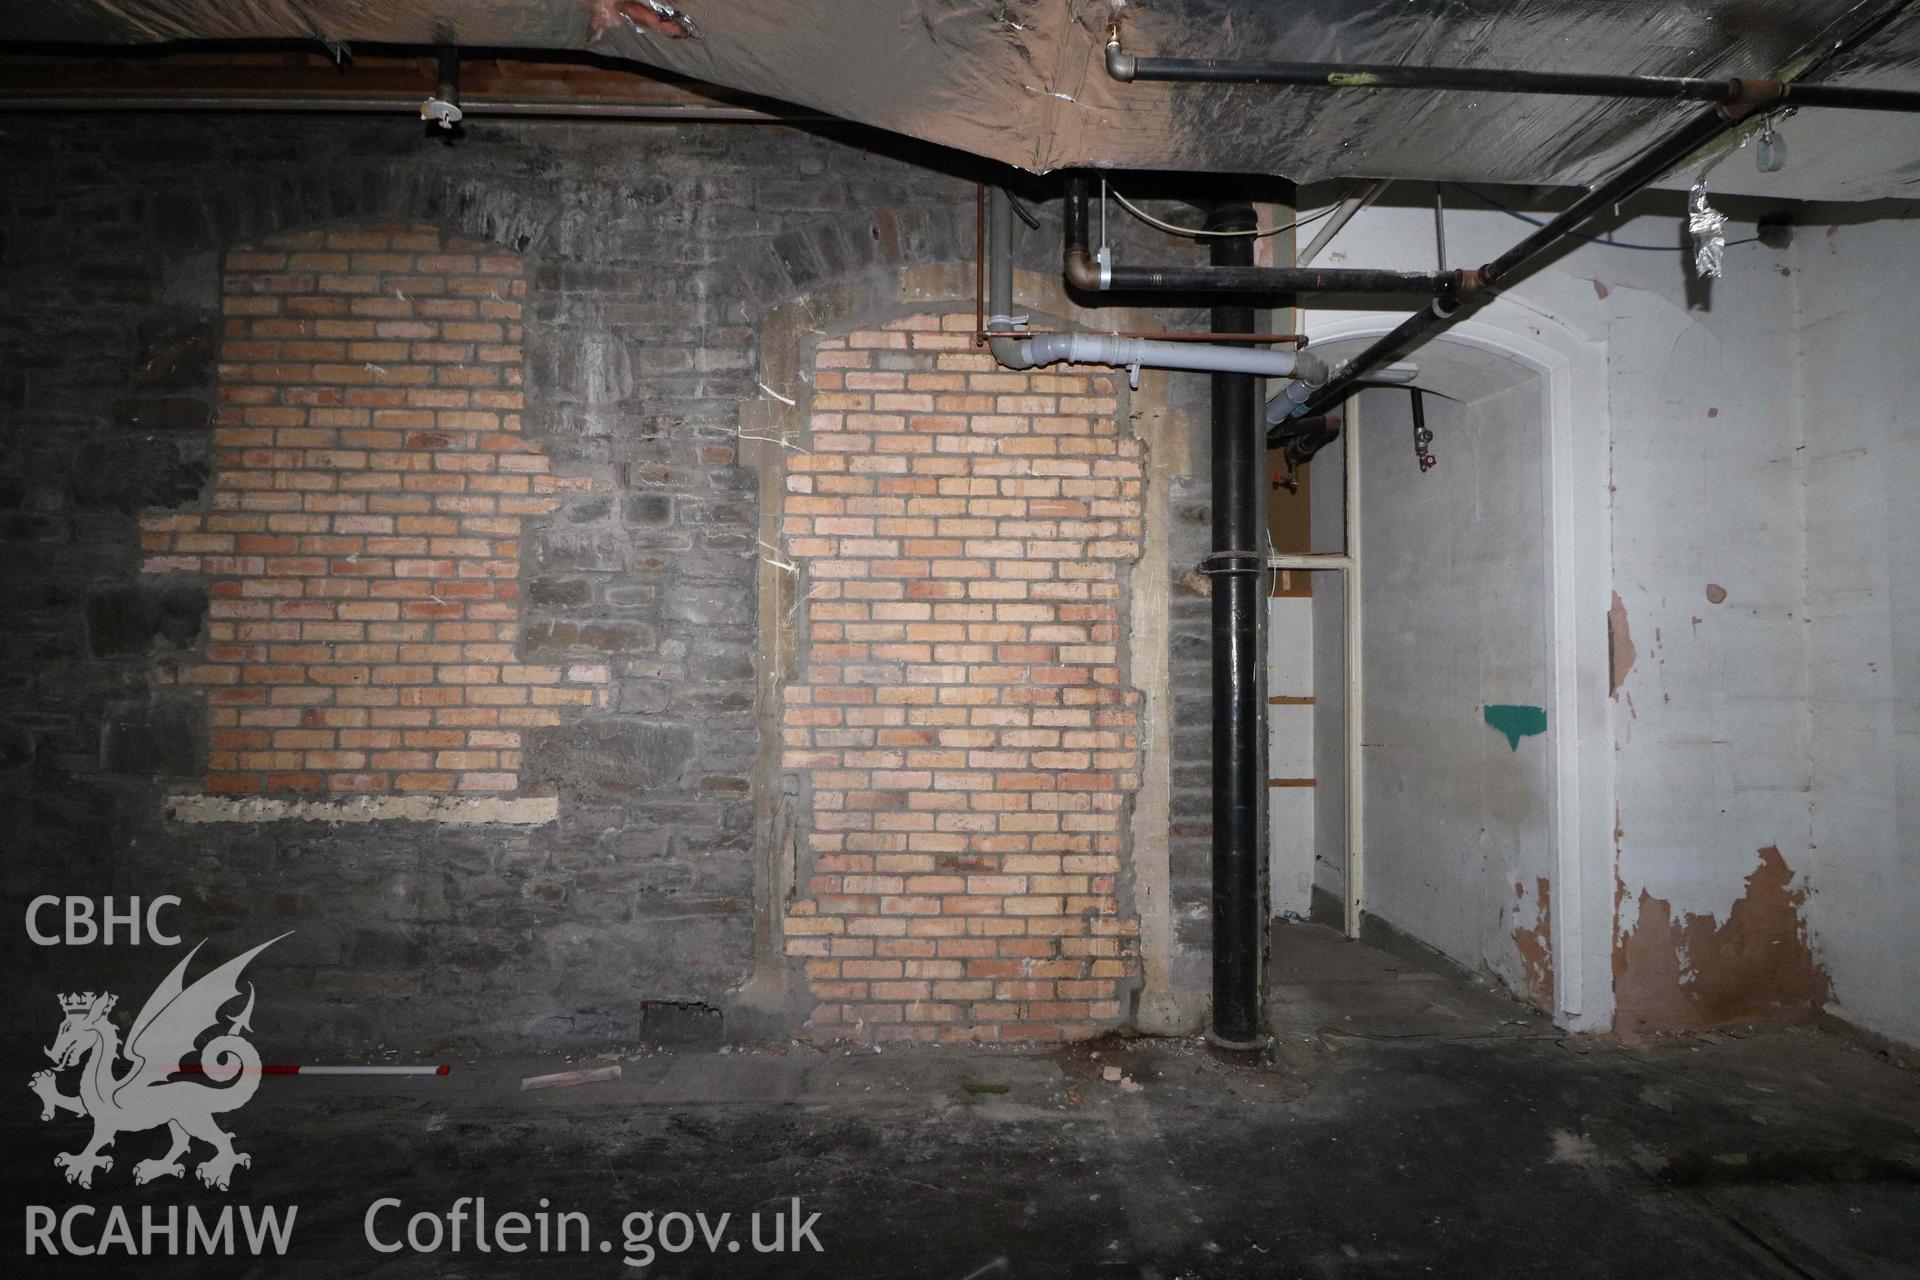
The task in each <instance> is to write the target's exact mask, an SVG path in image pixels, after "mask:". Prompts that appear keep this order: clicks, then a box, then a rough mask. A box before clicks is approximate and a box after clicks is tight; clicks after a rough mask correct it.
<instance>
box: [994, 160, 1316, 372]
mask: <svg viewBox="0 0 1920 1280" xmlns="http://www.w3.org/2000/svg"><path fill="white" fill-rule="evenodd" d="M1012 309H1013V207H1012V204H1011V203H1010V202H1009V201H1008V199H1007V193H1006V192H1005V191H1003V190H1001V189H1000V188H998V187H995V188H994V189H993V190H992V191H991V192H990V193H989V194H988V197H987V335H988V336H987V349H988V350H989V351H991V352H992V353H993V358H994V359H995V360H997V361H998V362H999V363H1000V364H1002V365H1004V366H1005V367H1006V368H1009V369H1035V368H1039V367H1040V366H1042V365H1049V364H1063V363H1064V364H1098V365H1107V366H1109V367H1112V368H1116V369H1127V368H1132V367H1134V366H1136V365H1138V366H1144V367H1146V368H1149V369H1186V370H1192V371H1194V372H1198V373H1250V374H1254V375H1256V376H1259V377H1265V378H1290V377H1292V376H1293V375H1294V372H1295V371H1296V370H1305V371H1307V372H1308V373H1309V376H1312V377H1313V378H1314V381H1315V383H1316V385H1317V384H1318V383H1319V382H1321V381H1324V380H1325V378H1326V366H1325V362H1324V361H1322V360H1320V359H1319V358H1318V357H1317V356H1313V355H1309V354H1308V353H1306V352H1299V353H1295V352H1292V351H1259V350H1250V349H1248V348H1245V347H1230V346H1226V345H1223V344H1216V343H1205V342H1156V341H1154V340H1152V339H1150V338H1114V337H1109V336H1107V335H1106V334H1100V333H1036V334H1029V335H1026V336H1021V335H1020V333H1019V331H1018V330H1017V329H1016V328H1015V321H1014V318H1013V316H1012V315H1011V314H1009V313H1010V312H1011V311H1012ZM1315 371H1317V372H1315Z"/></svg>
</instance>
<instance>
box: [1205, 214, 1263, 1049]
mask: <svg viewBox="0 0 1920 1280" xmlns="http://www.w3.org/2000/svg"><path fill="white" fill-rule="evenodd" d="M1206 225H1207V229H1208V230H1209V231H1238V230H1244V229H1249V228H1251V227H1253V226H1254V214H1253V206H1252V205H1250V204H1247V203H1245V202H1243V201H1232V202H1228V203H1223V204H1219V205H1216V206H1214V208H1213V209H1212V210H1210V211H1209V213H1208V216H1207V223H1206ZM1209 243H1210V247H1211V258H1212V261H1213V263H1214V265H1215V269H1216V270H1232V269H1234V268H1245V267H1249V266H1251V264H1252V262H1253V240H1252V238H1251V237H1248V236H1231V237H1221V238H1217V239H1214V240H1211V241H1210V242H1209ZM1253 320H1254V317H1253V308H1252V307H1251V306H1249V305H1247V304H1245V303H1241V302H1222V303H1221V304H1220V305H1217V306H1215V307H1214V308H1213V328H1214V329H1215V330H1216V331H1217V332H1220V333H1245V332H1247V331H1248V330H1250V329H1252V328H1253ZM1259 403H1260V401H1259V396H1258V395H1257V387H1256V384H1255V381H1254V378H1253V376H1252V375H1251V374H1244V373H1216V374H1214V375H1213V554H1212V555H1210V556H1208V557H1207V563H1206V572H1207V573H1208V575H1209V576H1210V578H1211V581H1212V584H1213V591H1212V596H1213V1023H1212V1036H1213V1039H1214V1040H1215V1041H1216V1042H1217V1043H1219V1044H1223V1045H1227V1046H1229V1047H1234V1048H1249V1047H1252V1046H1254V1045H1255V1044H1257V1043H1258V1041H1259V1036H1260V947H1261V929H1260V916H1261V911H1260V856H1259V832H1260V801H1261V796H1262V793H1263V788H1262V787H1261V785H1260V742H1261V738H1260V711H1261V703H1260V689H1259V683H1258V676H1259V669H1260V668H1259V661H1260V658H1259V654H1260V615H1259V608H1260V600H1259V587H1260V579H1261V574H1262V573H1263V571H1264V570H1265V568H1266V557H1265V555H1264V554H1262V553H1261V552H1259V551H1258V550H1256V548H1259V547H1262V546H1264V545H1265V539H1264V538H1263V537H1262V536H1261V531H1260V520H1259V504H1258V501H1257V492H1258V480H1259V474H1258V470H1257V467H1256V463H1257V460H1258V449H1257V444H1258V440H1259V433H1260V426H1259V419H1258V417H1257V416H1256V415H1257V412H1258V409H1259Z"/></svg>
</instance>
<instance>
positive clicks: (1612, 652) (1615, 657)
mask: <svg viewBox="0 0 1920 1280" xmlns="http://www.w3.org/2000/svg"><path fill="white" fill-rule="evenodd" d="M1638 656H1639V653H1638V651H1637V650H1635V649H1634V647H1633V634H1632V632H1631V631H1630V630H1629V629H1628V626H1627V606H1626V603H1625V602H1624V601H1622V600H1621V599H1620V593H1619V592H1618V591H1616V592H1614V593H1613V607H1612V608H1611V609H1608V610H1607V662H1608V664H1609V666H1610V667H1611V669H1612V670H1611V674H1610V675H1609V677H1608V681H1607V692H1608V693H1609V694H1610V695H1612V697H1614V698H1615V699H1616V700H1617V699H1618V698H1619V697H1620V686H1622V685H1624V684H1625V683H1626V682H1627V673H1628V672H1630V671H1632V670H1633V660H1634V659H1635V658H1636V657H1638Z"/></svg>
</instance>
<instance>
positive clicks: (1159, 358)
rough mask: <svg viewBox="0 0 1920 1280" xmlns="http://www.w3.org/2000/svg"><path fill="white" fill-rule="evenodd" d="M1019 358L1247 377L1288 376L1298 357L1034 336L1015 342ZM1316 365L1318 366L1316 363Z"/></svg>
mask: <svg viewBox="0 0 1920 1280" xmlns="http://www.w3.org/2000/svg"><path fill="white" fill-rule="evenodd" d="M1018 346H1019V349H1020V356H1021V357H1022V358H1024V359H1026V360H1028V361H1030V362H1031V363H1030V364H1029V365H1028V366H1026V367H1032V366H1033V365H1045V364H1061V363H1066V364H1104V365H1110V366H1113V367H1115V368H1120V369H1125V368H1130V367H1132V366H1134V365H1143V366H1145V367H1147V368H1150V369H1186V370H1191V371H1193V372H1196V373H1250V374H1254V375H1256V376H1258V377H1263V378H1291V377H1292V376H1293V374H1294V370H1295V369H1296V368H1297V367H1299V363H1300V360H1301V359H1302V357H1300V356H1296V355H1295V354H1294V353H1293V352H1291V351H1249V350H1247V349H1245V348H1243V347H1229V346H1216V345H1213V344H1211V343H1204V342H1156V341H1154V340H1153V339H1150V338H1113V337H1109V336H1107V335H1106V334H1103V333H1038V334H1035V335H1034V336H1032V337H1031V338H1021V339H1019V340H1018ZM1314 363H1316V364H1317V363H1319V362H1318V361H1317V360H1316V361H1315V362H1314Z"/></svg>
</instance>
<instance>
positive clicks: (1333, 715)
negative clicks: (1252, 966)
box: [1309, 440, 1348, 926]
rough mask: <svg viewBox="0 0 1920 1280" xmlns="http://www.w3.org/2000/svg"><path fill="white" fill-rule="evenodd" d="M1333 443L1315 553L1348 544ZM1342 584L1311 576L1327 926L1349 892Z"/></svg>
mask: <svg viewBox="0 0 1920 1280" xmlns="http://www.w3.org/2000/svg"><path fill="white" fill-rule="evenodd" d="M1347 443H1348V442H1347V441H1345V440H1341V441H1337V442H1336V443H1334V444H1333V445H1331V446H1329V447H1328V448H1327V449H1325V450H1323V451H1322V452H1321V454H1320V456H1319V457H1317V458H1315V459H1314V460H1313V464H1312V465H1313V495H1314V496H1313V507H1312V510H1311V511H1310V512H1309V520H1310V531H1311V542H1312V545H1311V547H1310V549H1311V550H1313V551H1320V552H1340V551H1345V550H1346V549H1347V546H1346V537H1345V526H1344V524H1343V521H1344V519H1345V514H1344V512H1345V502H1344V494H1345V492H1346V446H1347ZM1346 592H1347V582H1346V575H1345V574H1342V573H1319V574H1316V575H1315V576H1314V580H1313V686H1314V687H1313V697H1314V703H1313V769H1314V773H1313V777H1314V786H1313V888H1314V890H1315V894H1314V896H1315V897H1317V898H1318V900H1319V902H1320V904H1321V909H1322V911H1323V912H1324V911H1325V910H1327V909H1328V908H1331V910H1332V913H1333V916H1332V921H1331V922H1332V923H1333V924H1335V925H1336V926H1337V925H1338V924H1339V923H1340V915H1341V911H1340V907H1341V904H1342V903H1344V902H1345V901H1346V896H1347V874H1346V860H1347V725H1346V714H1347V649H1346V645H1347V631H1346V616H1347V612H1346V611H1347V595H1346Z"/></svg>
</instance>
